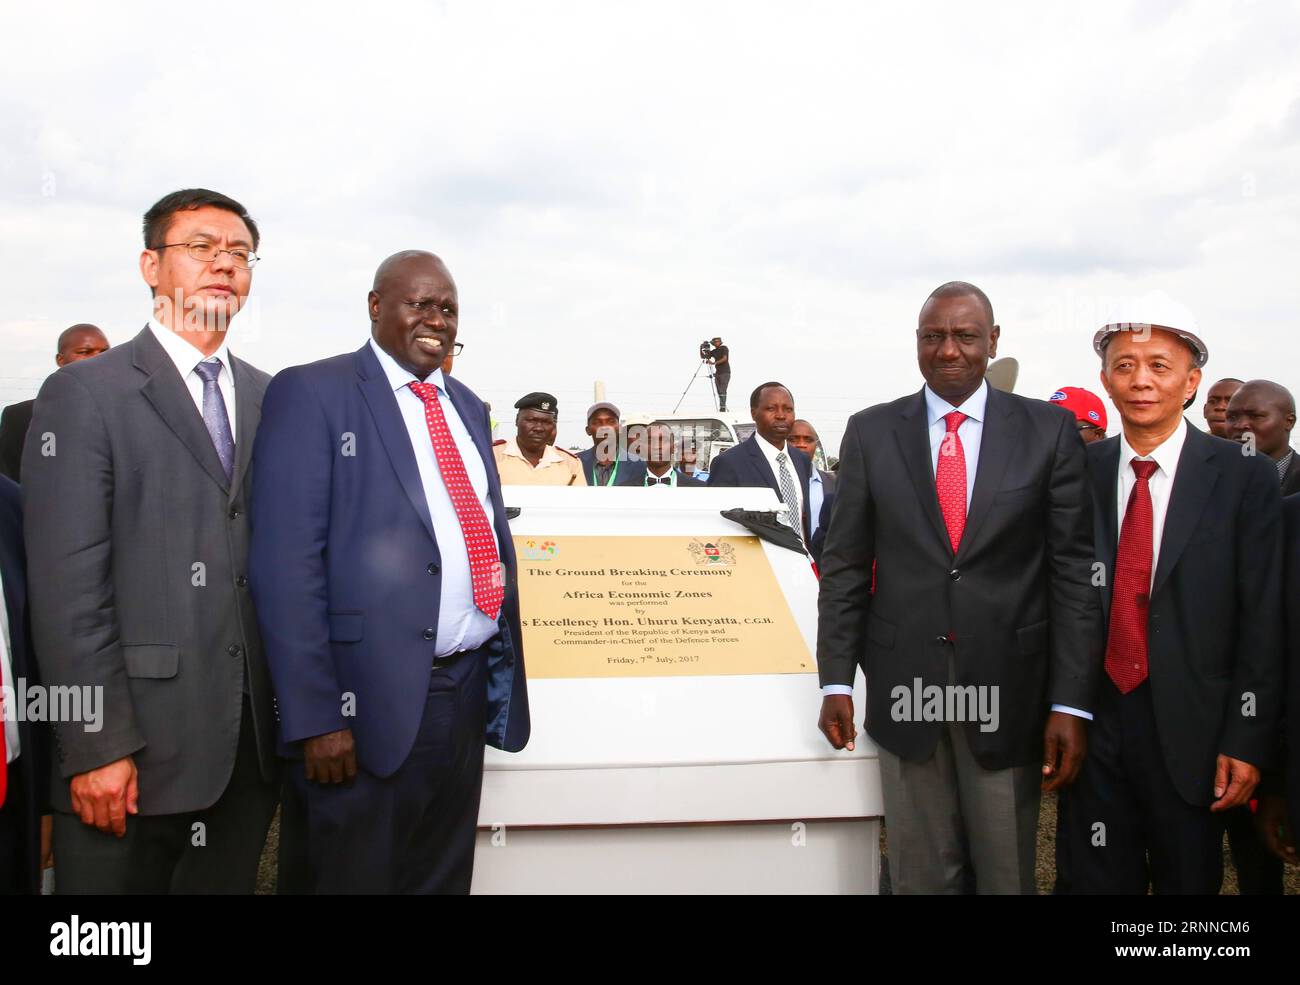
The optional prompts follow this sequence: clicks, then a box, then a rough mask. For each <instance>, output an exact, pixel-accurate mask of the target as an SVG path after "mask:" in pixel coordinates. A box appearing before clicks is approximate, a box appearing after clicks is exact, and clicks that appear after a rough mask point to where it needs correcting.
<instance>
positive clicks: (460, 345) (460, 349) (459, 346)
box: [451, 342, 465, 356]
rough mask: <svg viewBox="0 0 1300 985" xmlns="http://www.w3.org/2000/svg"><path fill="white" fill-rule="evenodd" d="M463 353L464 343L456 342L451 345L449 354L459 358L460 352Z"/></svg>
mask: <svg viewBox="0 0 1300 985" xmlns="http://www.w3.org/2000/svg"><path fill="white" fill-rule="evenodd" d="M464 351H465V343H464V342H457V343H456V344H455V345H453V346H452V347H451V354H452V355H453V356H459V355H460V354H461V353H462V352H464Z"/></svg>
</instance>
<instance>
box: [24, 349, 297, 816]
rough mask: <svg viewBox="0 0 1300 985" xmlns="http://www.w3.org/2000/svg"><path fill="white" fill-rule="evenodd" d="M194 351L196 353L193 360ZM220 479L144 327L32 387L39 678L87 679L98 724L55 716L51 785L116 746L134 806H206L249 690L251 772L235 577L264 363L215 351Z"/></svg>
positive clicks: (244, 632) (262, 751)
mask: <svg viewBox="0 0 1300 985" xmlns="http://www.w3.org/2000/svg"><path fill="white" fill-rule="evenodd" d="M195 361H196V362H197V359H196V360H195ZM231 366H232V371H233V375H234V384H235V407H236V413H235V417H236V421H235V425H236V429H237V430H236V435H235V458H236V461H235V470H234V479H233V482H228V481H227V479H226V475H225V472H224V471H223V469H222V467H221V462H220V460H219V459H218V457H217V453H216V449H215V448H214V447H213V444H212V439H211V438H210V437H209V435H208V432H207V429H206V428H205V427H204V424H203V418H202V416H201V415H200V414H199V412H198V410H197V408H196V407H195V406H194V401H193V399H192V398H191V396H190V393H189V391H188V390H187V389H186V386H185V384H184V382H183V381H182V380H181V377H180V374H178V373H177V372H176V367H175V365H174V364H173V363H172V361H171V360H170V359H169V358H168V356H167V353H166V352H165V351H164V350H163V348H162V346H161V345H159V343H158V340H157V339H155V338H154V337H153V334H152V333H151V332H150V331H149V329H148V328H146V329H145V330H144V331H142V332H141V333H140V334H139V335H137V336H136V337H135V338H134V339H132V340H131V341H130V342H128V343H126V344H125V345H120V346H117V347H115V348H113V349H110V350H109V351H108V352H106V353H104V354H103V355H102V356H100V357H98V358H96V359H87V360H84V361H82V362H77V363H73V364H71V365H69V366H65V367H63V368H62V369H60V370H59V371H58V372H57V373H55V374H54V375H52V376H50V377H49V378H48V379H47V380H46V381H45V384H44V386H42V387H41V391H40V394H39V395H38V396H37V398H36V407H35V410H34V413H33V416H32V429H31V431H30V432H29V433H30V435H31V439H32V440H30V441H29V442H28V443H27V446H26V449H25V450H24V453H23V480H24V485H23V492H24V519H25V531H26V536H27V538H28V545H29V549H28V554H27V557H28V585H29V594H30V599H31V621H32V635H33V639H34V644H35V649H36V652H37V653H38V654H40V660H41V667H42V670H43V672H44V676H45V682H46V683H47V684H53V685H69V686H82V685H90V686H92V687H96V688H102V695H103V698H102V702H103V703H102V727H101V728H100V729H99V730H98V731H88V730H87V729H86V728H85V727H84V726H83V725H82V724H78V723H66V722H65V723H62V724H59V725H57V726H56V728H55V754H56V755H55V757H54V759H55V776H54V782H53V783H52V784H51V788H52V789H51V801H52V803H53V806H54V807H55V808H57V809H61V810H69V809H70V803H69V792H68V782H67V781H68V779H69V778H71V777H72V776H74V775H76V774H78V773H84V772H86V771H88V770H92V769H95V768H96V767H99V766H103V765H105V764H107V763H110V762H112V761H114V760H116V759H120V758H122V757H123V756H128V755H130V756H133V757H134V758H135V763H136V766H137V768H138V769H139V791H140V801H139V806H140V813H141V814H175V813H181V812H185V811H192V810H200V809H203V808H206V807H208V806H210V805H212V804H213V803H214V802H215V801H216V800H217V798H218V797H220V796H221V794H222V792H223V791H224V790H225V788H226V785H227V782H228V780H229V779H230V775H231V771H232V769H233V767H234V762H235V751H236V748H237V745H238V740H239V728H240V717H241V711H242V700H243V699H242V695H243V691H244V688H245V681H246V682H247V689H248V693H249V696H250V699H251V705H252V709H253V726H254V730H255V734H256V739H257V748H258V754H259V758H260V760H261V766H262V772H263V775H264V777H265V778H266V779H268V780H270V779H271V778H272V777H273V776H274V770H275V765H274V763H275V760H274V725H275V722H274V711H273V705H272V697H271V684H270V677H269V675H268V672H267V668H266V663H265V660H264V659H263V655H262V643H261V639H260V638H259V636H258V631H257V620H256V617H255V615H254V612H253V602H252V597H251V596H250V594H249V592H248V588H247V584H248V582H247V578H246V577H245V574H246V570H247V557H248V539H249V527H248V507H247V502H248V495H249V489H250V487H251V483H250V481H249V473H248V467H249V459H250V457H251V455H252V451H253V436H254V434H255V432H256V430H257V424H258V420H259V418H260V416H261V407H262V394H263V393H264V392H265V390H266V385H267V383H268V382H269V381H270V377H269V376H267V374H265V373H263V372H262V371H261V370H258V369H254V368H253V367H252V366H250V365H248V363H246V362H243V361H242V360H240V359H237V358H235V357H233V356H232V357H231Z"/></svg>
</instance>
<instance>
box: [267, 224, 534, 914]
mask: <svg viewBox="0 0 1300 985" xmlns="http://www.w3.org/2000/svg"><path fill="white" fill-rule="evenodd" d="M457 305H458V300H457V293H456V285H455V282H454V281H453V280H452V278H451V274H450V273H448V271H447V268H446V267H445V266H444V265H443V263H442V261H441V260H439V259H438V258H437V257H436V256H434V255H433V254H431V253H425V252H422V251H415V250H412V251H407V252H403V253H398V254H395V255H394V256H391V257H389V258H388V259H387V260H385V261H384V262H383V263H382V264H381V265H380V266H379V269H378V271H377V272H376V273H375V280H374V288H373V290H371V292H370V295H369V309H370V329H371V338H370V340H369V341H367V342H366V344H365V345H363V346H362V347H361V348H360V349H359V350H358V351H356V352H353V353H348V354H346V355H341V356H335V357H333V358H331V359H325V360H322V361H320V362H316V363H312V364H310V365H307V366H295V367H293V368H291V369H286V370H284V371H283V372H282V373H280V374H279V375H277V376H276V378H275V379H274V380H273V381H272V383H271V386H270V388H269V389H268V390H267V392H266V400H265V403H264V411H263V417H262V428H261V431H260V432H259V434H258V439H257V450H256V454H255V458H254V461H255V465H256V468H255V480H254V485H253V547H252V559H251V567H250V577H251V579H252V588H253V594H254V597H255V598H256V600H257V609H258V616H259V619H260V620H261V625H262V634H263V638H264V639H265V640H266V646H267V658H268V660H269V661H270V664H271V673H272V676H273V677H274V679H275V684H276V693H277V696H278V698H279V707H280V726H281V727H280V735H281V739H282V740H283V743H284V750H283V751H284V752H285V753H286V754H287V755H289V756H291V757H293V758H294V759H295V760H297V759H300V760H301V762H296V761H295V762H293V763H291V764H290V765H289V767H288V770H289V783H290V785H291V787H292V793H293V795H294V796H295V797H296V798H298V800H299V801H300V803H301V804H302V805H304V806H305V815H304V816H305V818H306V830H305V832H297V833H294V832H290V834H292V835H294V836H295V837H305V840H306V856H307V859H308V867H309V869H310V877H309V878H310V882H311V887H310V888H311V889H313V890H314V891H316V892H320V893H337V892H364V893H450V892H455V893H465V892H468V891H469V888H470V881H471V878H472V875H473V864H474V832H475V824H476V822H477V819H478V804H479V792H480V789H481V785H482V777H483V748H484V741H485V739H486V741H487V742H488V743H490V744H491V745H493V746H496V747H498V748H502V749H507V750H511V751H515V750H518V749H522V748H523V746H524V744H525V743H526V742H527V741H528V731H529V720H528V696H527V690H526V686H525V680H524V657H523V650H522V643H523V636H522V634H521V632H520V626H519V602H518V596H517V594H516V586H515V553H514V547H513V545H512V541H511V538H510V528H509V525H508V524H507V520H506V510H505V505H504V503H503V502H502V499H501V485H500V482H499V481H498V478H497V471H496V468H495V465H494V460H493V456H492V437H491V432H490V429H489V424H488V415H487V410H486V409H485V407H484V405H483V401H482V400H481V399H479V398H478V397H477V396H475V394H474V393H473V391H471V390H470V389H469V388H468V387H467V386H465V384H464V383H461V382H460V381H459V380H458V379H455V378H451V377H446V376H444V375H443V374H442V372H441V370H440V368H439V367H440V366H441V364H442V360H443V355H444V353H446V352H447V351H448V350H450V348H451V347H452V346H453V345H454V344H455V341H456V332H457V310H458V308H457Z"/></svg>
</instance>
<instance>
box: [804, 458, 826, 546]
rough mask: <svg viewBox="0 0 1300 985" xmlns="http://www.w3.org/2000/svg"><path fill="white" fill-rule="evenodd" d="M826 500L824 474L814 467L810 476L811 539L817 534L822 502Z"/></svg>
mask: <svg viewBox="0 0 1300 985" xmlns="http://www.w3.org/2000/svg"><path fill="white" fill-rule="evenodd" d="M825 499H826V490H825V489H823V488H822V474H821V473H820V472H818V471H817V466H816V465H814V466H813V467H812V473H811V474H810V475H809V476H808V536H809V537H811V536H812V535H813V534H815V533H816V532H817V527H818V523H817V521H818V520H819V519H821V515H822V502H823V501H824V500H825Z"/></svg>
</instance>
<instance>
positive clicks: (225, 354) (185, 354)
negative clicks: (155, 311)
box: [149, 318, 235, 386]
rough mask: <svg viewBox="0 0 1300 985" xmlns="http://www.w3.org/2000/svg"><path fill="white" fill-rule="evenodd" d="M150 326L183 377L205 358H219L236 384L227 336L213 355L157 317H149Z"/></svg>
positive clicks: (231, 380)
mask: <svg viewBox="0 0 1300 985" xmlns="http://www.w3.org/2000/svg"><path fill="white" fill-rule="evenodd" d="M149 328H150V329H152V330H153V335H154V338H156V339H157V340H158V344H159V345H161V346H162V347H163V351H164V352H165V353H167V357H168V358H169V359H170V360H171V361H172V362H173V363H174V364H175V366H176V371H177V372H178V373H180V374H181V379H185V377H187V376H189V375H190V373H192V372H194V367H195V366H197V365H198V364H199V363H201V362H203V361H204V360H205V359H219V360H221V365H222V366H224V367H225V368H226V373H227V374H228V375H229V377H230V383H231V385H232V386H233V385H234V382H235V371H234V368H233V367H232V366H231V364H230V346H229V344H228V340H227V339H226V338H223V339H222V340H221V345H220V346H218V347H217V351H216V352H214V353H213V354H212V355H211V356H205V355H204V354H203V353H201V352H199V350H198V349H197V348H195V347H194V346H192V345H190V343H188V342H186V341H185V339H184V338H182V337H181V336H180V335H178V334H176V333H175V332H173V331H172V330H171V329H170V328H167V327H166V326H164V325H163V324H162V322H160V321H158V319H157V318H150V319H149Z"/></svg>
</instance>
